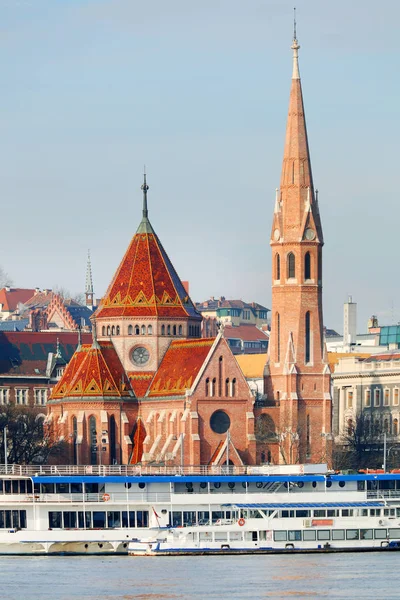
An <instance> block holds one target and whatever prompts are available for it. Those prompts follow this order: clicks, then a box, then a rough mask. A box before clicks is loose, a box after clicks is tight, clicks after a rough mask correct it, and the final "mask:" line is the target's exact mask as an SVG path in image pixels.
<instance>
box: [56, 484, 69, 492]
mask: <svg viewBox="0 0 400 600" xmlns="http://www.w3.org/2000/svg"><path fill="white" fill-rule="evenodd" d="M56 494H69V483H56Z"/></svg>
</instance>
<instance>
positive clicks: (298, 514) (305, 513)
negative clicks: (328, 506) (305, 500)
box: [296, 510, 311, 519]
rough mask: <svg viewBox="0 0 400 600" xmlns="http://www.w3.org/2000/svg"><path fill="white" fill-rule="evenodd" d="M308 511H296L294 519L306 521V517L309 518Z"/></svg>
mask: <svg viewBox="0 0 400 600" xmlns="http://www.w3.org/2000/svg"><path fill="white" fill-rule="evenodd" d="M310 512H311V511H309V510H296V517H299V518H301V519H306V518H307V517H309V516H311V515H310Z"/></svg>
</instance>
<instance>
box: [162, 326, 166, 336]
mask: <svg viewBox="0 0 400 600" xmlns="http://www.w3.org/2000/svg"><path fill="white" fill-rule="evenodd" d="M161 335H165V325H161Z"/></svg>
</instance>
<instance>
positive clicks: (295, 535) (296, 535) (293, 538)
mask: <svg viewBox="0 0 400 600" xmlns="http://www.w3.org/2000/svg"><path fill="white" fill-rule="evenodd" d="M288 534H289V542H301V531H297V530H296V531H288Z"/></svg>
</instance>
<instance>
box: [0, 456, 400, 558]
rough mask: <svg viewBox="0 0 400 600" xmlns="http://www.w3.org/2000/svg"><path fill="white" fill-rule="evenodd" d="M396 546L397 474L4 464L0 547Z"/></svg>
mask: <svg viewBox="0 0 400 600" xmlns="http://www.w3.org/2000/svg"><path fill="white" fill-rule="evenodd" d="M6 471H7V472H6ZM398 547H400V474H399V473H379V474H378V473H361V474H341V473H329V472H327V471H326V468H325V467H324V466H322V465H309V466H307V465H304V466H299V465H297V466H293V467H240V468H236V467H212V468H207V467H204V468H200V467H199V468H195V467H186V468H171V467H170V468H168V467H147V468H146V467H136V466H66V467H60V466H58V467H55V466H41V467H32V466H17V465H12V466H8V467H7V470H6V469H5V467H0V554H15V555H30V554H35V555H41V554H42V555H46V554H131V555H145V556H152V555H163V554H165V555H171V554H182V553H187V554H189V553H203V554H207V553H210V554H213V553H269V552H297V551H299V552H320V551H322V552H326V551H362V550H364V551H365V550H392V549H397V548H398Z"/></svg>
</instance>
